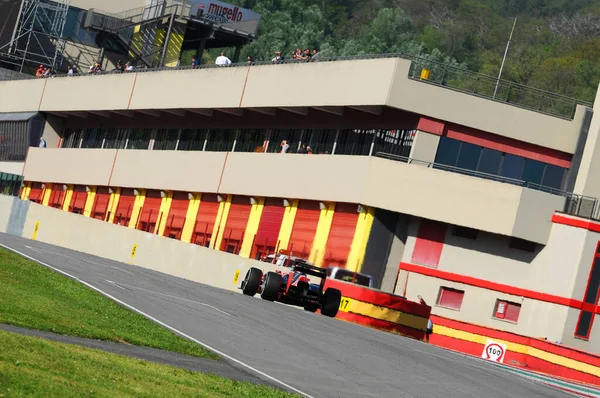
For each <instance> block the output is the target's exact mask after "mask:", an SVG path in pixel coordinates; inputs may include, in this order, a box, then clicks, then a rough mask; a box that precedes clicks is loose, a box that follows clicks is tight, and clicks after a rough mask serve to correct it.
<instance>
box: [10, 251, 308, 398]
mask: <svg viewBox="0 0 600 398" xmlns="http://www.w3.org/2000/svg"><path fill="white" fill-rule="evenodd" d="M0 246H1V247H4V248H5V249H7V250H10V251H12V252H13V253H17V254H19V255H21V256H23V257H25V258H27V259H29V260H32V261H35V262H36V263H38V264H41V265H43V266H44V267H48V268H50V269H52V270H54V271H56V272H58V273H61V274H63V275H65V276H68V277H69V278H71V279H74V280H76V281H78V282H80V283H82V284H84V285H85V286H87V287H89V288H90V289H93V290H95V291H97V292H98V293H100V294H102V295H104V296H106V297H108V298H109V299H111V300H114V301H116V302H117V303H119V304H121V305H122V306H124V307H127V308H129V309H130V310H132V311H134V312H137V313H138V314H140V315H142V316H144V317H146V318H148V319H150V320H152V321H154V322H156V323H158V324H159V325H161V326H163V327H165V328H167V329H169V330H171V331H172V332H174V333H177V334H179V335H180V336H183V337H185V338H186V339H188V340H191V341H193V342H194V343H197V344H200V345H201V346H203V347H204V348H206V349H207V350H210V351H212V352H214V353H216V354H217V355H219V356H222V357H224V358H227V359H229V360H230V361H232V362H235V363H237V364H238V365H241V366H243V367H245V368H247V369H249V370H250V371H252V372H254V373H257V374H259V375H261V376H263V377H265V378H267V379H269V380H271V381H273V382H275V383H277V384H279V385H281V386H283V387H285V388H287V389H289V390H291V391H294V392H295V393H297V394H300V395H303V396H305V397H306V398H315V397H313V396H312V395H309V394H307V393H305V392H304V391H301V390H298V389H297V388H295V387H292V386H290V385H289V384H287V383H285V382H284V381H281V380H279V379H277V378H275V377H273V376H269V375H268V374H266V373H264V372H261V371H260V370H258V369H256V368H254V367H252V366H250V365H248V364H246V363H244V362H242V361H240V360H238V359H235V358H234V357H232V356H230V355H227V354H225V353H224V352H221V351H219V350H217V349H215V348H213V347H211V346H210V345H208V344H205V343H203V342H201V341H200V340H197V339H195V338H193V337H192V336H190V335H187V334H185V333H183V332H182V331H180V330H177V329H175V328H174V327H172V326H169V325H167V324H166V323H164V322H161V321H159V320H158V319H156V318H154V317H153V316H151V315H148V314H146V313H145V312H143V311H140V310H138V309H137V308H135V307H133V306H132V305H129V304H127V303H125V302H123V301H121V300H119V299H118V298H116V297H113V296H111V295H110V294H108V293H106V292H104V291H102V290H100V289H98V288H97V287H95V286H93V285H91V284H89V283H87V282H85V281H83V280H81V279H79V278H77V277H76V276H73V275H71V274H69V273H67V272H64V271H62V270H60V269H58V268H56V267H53V266H51V265H49V264H46V263H45V262H43V261H40V260H38V259H36V258H33V257H31V256H29V255H27V254H25V253H23V252H20V251H19V250H17V249H13V248H12V247H9V246H6V245H4V244H2V243H0Z"/></svg>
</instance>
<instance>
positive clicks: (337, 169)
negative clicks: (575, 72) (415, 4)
mask: <svg viewBox="0 0 600 398" xmlns="http://www.w3.org/2000/svg"><path fill="white" fill-rule="evenodd" d="M423 69H427V70H428V71H430V72H431V73H429V72H428V73H422V72H423ZM496 83H497V81H496V80H495V79H493V78H489V79H488V78H487V77H485V76H481V75H473V74H471V73H470V72H466V71H462V70H458V69H456V68H451V67H447V66H444V65H434V64H427V63H426V62H425V61H424V60H418V59H414V58H413V59H405V58H402V57H398V56H377V57H363V58H354V59H327V58H321V59H320V60H319V62H306V63H286V64H272V63H262V64H260V63H259V64H256V65H248V64H245V63H238V64H235V65H232V66H230V67H219V66H204V67H202V68H199V69H192V68H187V67H174V68H155V69H144V70H139V71H136V72H133V73H105V74H100V75H82V76H75V77H56V78H52V79H33V80H32V79H22V80H10V81H2V82H0V91H1V92H2V93H3V95H2V96H1V97H0V133H1V132H2V131H3V130H4V131H7V132H9V131H13V129H14V128H15V126H17V125H18V126H21V127H22V128H25V127H23V126H25V124H24V123H25V122H24V121H23V120H26V121H27V123H29V125H28V126H30V130H29V131H31V133H29V134H30V137H32V141H35V138H38V139H39V137H40V136H42V137H43V138H44V139H45V142H46V143H47V147H46V148H37V147H29V148H28V151H27V156H26V160H25V161H24V162H16V164H17V165H18V167H21V169H22V173H20V174H21V177H20V178H22V179H23V180H24V185H23V189H22V190H21V192H20V195H21V197H22V198H23V199H26V200H29V201H32V202H37V203H40V204H42V205H44V206H49V207H54V208H56V209H57V211H65V212H71V213H78V214H81V217H90V218H95V219H98V220H99V221H103V222H107V223H113V224H118V225H121V226H122V227H123V228H132V229H138V230H142V231H145V232H146V233H148V234H154V235H160V236H163V237H164V238H165V239H176V240H180V241H182V242H184V243H187V244H189V245H201V246H206V247H209V248H211V249H214V250H218V251H224V252H230V253H233V254H237V255H239V256H240V257H242V258H265V257H266V256H268V255H269V254H273V253H287V254H290V255H294V256H299V257H304V258H306V259H308V260H309V261H311V262H313V263H315V264H317V265H321V266H337V267H345V268H347V269H349V270H351V271H356V272H360V273H362V274H366V275H370V276H371V277H372V279H373V281H374V285H375V287H376V288H378V289H381V290H384V291H387V292H394V293H395V294H397V295H400V296H404V297H407V298H408V299H410V300H416V298H417V297H418V296H421V297H423V298H424V299H425V301H426V302H427V303H429V304H432V305H433V309H432V313H433V314H434V315H435V316H437V317H444V318H447V319H451V320H453V321H457V322H459V323H464V324H476V325H479V327H484V328H487V329H488V330H490V331H493V330H502V331H506V332H511V333H515V334H518V335H522V336H527V337H533V338H546V339H548V340H550V341H559V342H561V343H562V344H565V345H568V346H571V347H575V348H579V349H583V350H588V351H593V352H600V328H599V327H598V325H597V324H595V315H596V314H597V313H600V307H599V306H598V299H599V296H598V292H599V288H600V260H598V261H597V258H600V214H599V212H600V210H599V204H598V200H597V198H598V197H600V182H599V181H600V176H599V175H598V173H600V168H599V167H598V166H597V162H598V160H599V159H600V155H599V154H598V151H600V148H599V142H600V141H599V140H598V138H599V134H600V117H598V116H597V115H596V113H597V112H594V111H595V110H597V109H598V107H599V106H600V101H598V100H596V101H595V103H594V104H585V103H581V102H578V101H576V100H574V99H570V98H565V97H561V96H558V95H554V94H551V93H547V92H542V91H539V90H535V89H531V88H527V87H523V86H518V85H514V84H511V83H508V82H500V84H498V87H499V89H498V91H497V92H496V95H493V94H492V93H493V92H494V90H495V87H496ZM294 87H302V89H300V90H295V89H293V88H294ZM306 88H309V89H306ZM2 118H4V119H2ZM2 120H7V122H6V123H5V122H3V121H2ZM8 120H10V121H8ZM15 120H20V121H18V122H17V121H15ZM8 123H17V124H13V125H9V124H8ZM18 123H21V124H18ZM36 134H37V135H36ZM284 141H285V142H287V145H288V146H282V145H283V144H284ZM3 142H4V141H3ZM304 146H307V147H310V148H311V149H312V153H311V154H307V153H303V151H302V150H301V149H302V148H304ZM1 147H2V143H0V148H1ZM283 147H285V148H288V147H289V150H288V151H287V152H286V153H282V148H283ZM13 163H15V162H13ZM3 167H8V164H7V163H6V162H5V163H3V164H0V170H1V171H6V172H8V170H2V168H3ZM82 234H85V231H82ZM215 267H218V264H215ZM442 332H443V329H440V332H439V333H442ZM490 333H491V332H490ZM445 338H446V339H447V340H448V341H455V342H456V344H459V343H460V342H462V341H463V340H468V336H467V335H466V334H464V335H463V334H460V333H455V334H453V335H451V336H450V335H448V336H446V337H445ZM465 344H466V343H465Z"/></svg>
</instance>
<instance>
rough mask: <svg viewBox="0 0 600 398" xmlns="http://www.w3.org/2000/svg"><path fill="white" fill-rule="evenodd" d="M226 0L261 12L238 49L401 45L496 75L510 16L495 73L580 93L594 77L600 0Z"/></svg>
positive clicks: (264, 51) (353, 51) (599, 62)
mask: <svg viewBox="0 0 600 398" xmlns="http://www.w3.org/2000/svg"><path fill="white" fill-rule="evenodd" d="M230 2H231V3H234V4H236V5H239V6H242V7H245V8H251V9H253V10H254V11H256V12H258V13H260V14H261V15H262V18H261V25H260V28H259V33H258V39H257V40H256V41H255V42H253V43H252V44H251V45H249V46H246V47H245V48H244V49H243V51H242V57H243V58H242V59H245V58H246V57H247V56H248V55H252V56H253V57H254V58H255V59H256V60H263V61H267V60H270V59H271V58H273V56H274V52H275V51H282V53H283V54H284V55H285V56H286V57H288V58H289V55H290V54H291V53H292V51H293V50H295V49H296V48H307V47H308V48H318V49H319V50H320V51H321V53H322V55H323V56H352V55H365V54H382V53H405V54H410V55H418V56H421V57H424V58H427V59H432V60H435V61H439V62H445V63H451V64H454V65H456V66H461V67H467V68H468V69H470V70H472V71H476V72H481V73H484V74H488V75H492V76H497V75H498V72H499V69H500V64H501V62H502V56H503V54H504V50H505V48H506V43H507V40H508V38H509V35H510V31H511V27H512V24H513V21H514V18H515V17H516V18H517V25H516V29H515V32H514V36H513V39H512V42H511V46H510V50H509V53H508V57H507V59H506V63H505V69H504V72H503V76H502V77H503V78H504V79H506V80H511V81H514V82H517V83H521V84H526V85H530V86H534V87H537V88H540V89H543V90H549V91H553V92H556V93H560V94H564V95H568V96H574V97H577V98H579V99H582V100H587V101H593V99H594V97H595V93H596V90H597V88H598V81H599V80H600V0H421V1H414V0H230ZM231 54H232V52H231ZM213 58H214V53H213V52H211V53H209V54H208V55H207V57H206V58H205V60H206V61H210V60H211V59H213Z"/></svg>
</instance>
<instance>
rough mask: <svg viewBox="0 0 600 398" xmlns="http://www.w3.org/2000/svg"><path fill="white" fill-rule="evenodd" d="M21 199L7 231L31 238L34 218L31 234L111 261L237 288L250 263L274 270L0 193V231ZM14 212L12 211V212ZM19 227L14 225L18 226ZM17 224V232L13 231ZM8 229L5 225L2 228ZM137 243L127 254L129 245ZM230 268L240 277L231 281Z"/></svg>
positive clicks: (130, 247)
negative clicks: (135, 247) (133, 250)
mask: <svg viewBox="0 0 600 398" xmlns="http://www.w3.org/2000/svg"><path fill="white" fill-rule="evenodd" d="M21 204H25V205H26V206H24V207H26V208H25V210H26V212H25V213H24V214H23V212H21V213H22V214H21V220H19V217H14V219H13V221H14V223H15V224H19V223H22V226H21V227H19V226H18V225H15V226H16V227H17V228H16V229H15V228H13V230H12V233H13V234H16V235H19V236H23V237H25V238H28V239H31V238H32V236H33V231H34V229H35V225H36V223H37V222H39V228H38V232H37V236H36V240H39V241H41V242H45V243H49V244H53V245H58V246H61V247H66V248H69V249H73V250H77V251H81V252H84V253H89V254H93V255H97V256H101V257H104V258H108V259H111V260H115V261H120V262H125V263H131V264H133V265H138V266H142V267H145V268H149V269H152V270H155V271H159V272H163V273H165V274H169V275H173V276H177V277H180V278H184V279H188V280H192V281H195V282H200V283H205V284H208V285H211V286H215V287H219V288H222V289H228V290H232V291H237V292H240V291H239V290H238V289H237V287H238V286H239V284H240V283H241V279H243V277H244V275H245V273H246V271H247V270H248V269H249V268H250V267H252V266H254V267H259V268H261V269H263V270H264V271H266V270H275V269H276V268H277V267H274V266H272V265H270V264H267V263H263V262H259V261H256V260H249V259H245V258H242V257H239V256H236V255H233V254H229V253H225V252H219V251H216V250H212V249H207V248H205V247H201V246H196V245H191V244H188V243H183V242H181V241H178V240H174V239H168V238H164V237H161V236H157V235H153V234H149V233H146V232H142V231H138V230H134V229H130V228H124V227H121V226H118V225H114V224H110V223H106V222H103V221H99V220H95V219H91V218H87V217H83V216H81V215H78V214H72V213H67V212H64V211H61V210H57V209H54V208H51V207H45V206H42V205H39V204H36V203H29V202H23V201H21V200H20V199H18V198H12V197H8V196H3V195H0V232H7V231H8V227H7V223H8V220H9V217H10V215H11V208H14V207H15V206H17V207H19V205H21ZM17 213H18V212H17ZM19 228H20V229H19ZM19 230H21V231H22V233H15V231H17V232H18V231H19ZM8 232H11V231H8ZM134 244H135V245H137V250H136V254H135V256H134V258H133V259H132V258H131V252H132V248H133V245H134ZM236 270H240V271H241V272H240V280H238V282H237V283H234V282H233V280H234V275H235V272H236Z"/></svg>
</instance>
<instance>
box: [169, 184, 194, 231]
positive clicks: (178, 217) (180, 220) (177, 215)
mask: <svg viewBox="0 0 600 398" xmlns="http://www.w3.org/2000/svg"><path fill="white" fill-rule="evenodd" d="M189 205H190V200H189V198H188V194H187V192H175V193H174V194H173V200H172V201H171V208H170V209H169V215H168V216H167V219H166V227H165V233H164V236H166V237H169V238H173V239H181V232H182V231H183V225H184V224H185V216H186V215H187V210H188V207H189Z"/></svg>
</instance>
